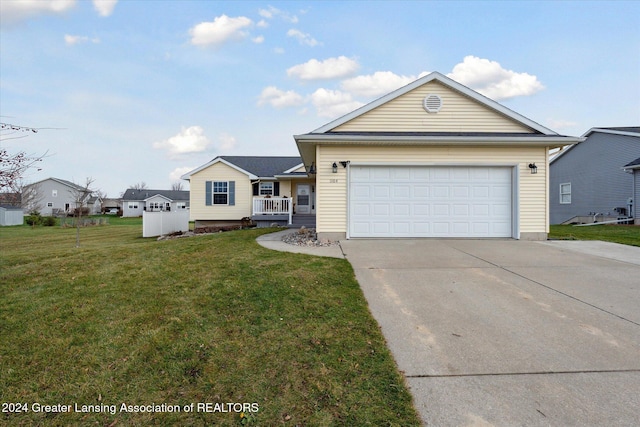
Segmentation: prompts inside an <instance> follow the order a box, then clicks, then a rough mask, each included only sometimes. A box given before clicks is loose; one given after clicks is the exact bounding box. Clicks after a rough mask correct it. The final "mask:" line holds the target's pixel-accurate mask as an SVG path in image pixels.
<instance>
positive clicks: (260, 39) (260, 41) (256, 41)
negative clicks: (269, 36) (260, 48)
mask: <svg viewBox="0 0 640 427" xmlns="http://www.w3.org/2000/svg"><path fill="white" fill-rule="evenodd" d="M251 41H252V42H254V43H256V44H260V43H263V42H264V36H258V37H254V38H252V39H251Z"/></svg>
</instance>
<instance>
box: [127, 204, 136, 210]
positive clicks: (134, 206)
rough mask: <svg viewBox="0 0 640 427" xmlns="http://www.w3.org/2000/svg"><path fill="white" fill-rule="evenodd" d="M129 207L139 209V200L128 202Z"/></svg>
mask: <svg viewBox="0 0 640 427" xmlns="http://www.w3.org/2000/svg"><path fill="white" fill-rule="evenodd" d="M127 207H128V208H129V209H138V202H129V203H128V204H127Z"/></svg>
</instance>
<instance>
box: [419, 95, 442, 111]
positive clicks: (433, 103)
mask: <svg viewBox="0 0 640 427" xmlns="http://www.w3.org/2000/svg"><path fill="white" fill-rule="evenodd" d="M422 106H423V107H424V109H425V110H426V111H427V113H437V112H438V111H440V109H441V108H442V98H440V97H439V96H438V95H436V94H433V93H431V94H429V95H427V97H426V98H425V99H424V101H422Z"/></svg>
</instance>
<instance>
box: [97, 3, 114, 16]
mask: <svg viewBox="0 0 640 427" xmlns="http://www.w3.org/2000/svg"><path fill="white" fill-rule="evenodd" d="M116 3H118V0H93V7H94V8H95V9H96V10H97V11H98V13H99V14H100V16H111V14H112V13H113V9H114V8H115V7H116Z"/></svg>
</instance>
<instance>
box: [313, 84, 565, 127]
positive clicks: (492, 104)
mask: <svg viewBox="0 0 640 427" xmlns="http://www.w3.org/2000/svg"><path fill="white" fill-rule="evenodd" d="M432 81H437V82H439V83H441V84H443V85H444V86H447V87H449V88H450V89H453V90H455V91H457V92H459V93H462V94H463V95H465V96H467V97H469V98H471V99H473V100H475V101H477V102H479V103H481V104H483V105H484V106H485V107H488V108H489V109H491V110H494V111H496V112H498V113H500V114H502V115H504V116H506V117H509V118H510V119H512V120H514V121H516V122H518V123H520V124H522V125H524V126H526V127H528V128H530V129H532V130H534V131H536V132H537V133H540V134H543V135H558V134H557V133H556V132H554V131H552V130H551V129H548V128H546V127H544V126H542V125H540V124H539V123H536V122H534V121H533V120H530V119H528V118H526V117H524V116H522V115H520V114H518V113H516V112H515V111H513V110H511V109H509V108H507V107H505V106H504V105H501V104H499V103H497V102H496V101H494V100H492V99H490V98H487V97H486V96H484V95H481V94H480V93H478V92H476V91H474V90H472V89H469V88H468V87H466V86H464V85H462V84H460V83H458V82H456V81H455V80H452V79H450V78H449V77H446V76H445V75H443V74H440V73H438V72H433V73H430V74H427V75H426V76H424V77H421V78H419V79H418V80H415V81H414V82H412V83H409V84H408V85H406V86H403V87H401V88H400V89H397V90H395V91H393V92H391V93H389V94H387V95H385V96H383V97H381V98H378V99H377V100H375V101H373V102H370V103H369V104H366V105H364V106H363V107H361V108H358V109H357V110H354V111H352V112H351V113H349V114H346V115H344V116H342V117H340V118H338V119H336V120H334V121H332V122H329V123H327V124H326V125H324V126H321V127H319V128H318V129H316V130H314V131H312V132H311V133H312V134H317V133H327V132H331V130H332V129H335V128H337V127H338V126H341V125H343V124H345V123H347V122H349V121H351V120H353V119H355V118H356V117H360V116H362V115H364V114H367V113H368V112H370V111H371V110H373V109H375V108H378V107H379V106H381V105H383V104H386V103H388V102H390V101H392V100H394V99H396V98H399V97H400V96H402V95H404V94H406V93H408V92H411V91H412V90H414V89H416V88H418V87H420V86H423V85H425V84H427V83H429V82H432Z"/></svg>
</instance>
